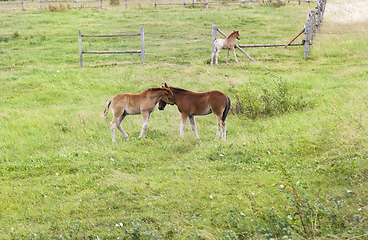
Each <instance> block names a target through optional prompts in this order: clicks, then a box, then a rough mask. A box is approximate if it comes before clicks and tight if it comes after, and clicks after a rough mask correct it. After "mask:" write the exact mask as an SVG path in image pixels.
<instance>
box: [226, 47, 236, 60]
mask: <svg viewBox="0 0 368 240" xmlns="http://www.w3.org/2000/svg"><path fill="white" fill-rule="evenodd" d="M231 50H232V51H233V54H234V58H235V61H236V62H237V63H239V61H238V59H237V58H236V54H235V49H234V47H232V48H231ZM227 55H228V56H229V52H227Z"/></svg>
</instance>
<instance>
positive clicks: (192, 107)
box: [158, 83, 230, 140]
mask: <svg viewBox="0 0 368 240" xmlns="http://www.w3.org/2000/svg"><path fill="white" fill-rule="evenodd" d="M165 87H166V88H170V90H171V91H172V93H173V100H174V103H175V105H176V106H177V107H178V110H179V112H180V113H181V122H180V136H181V137H183V135H184V128H185V123H186V121H187V118H189V121H190V124H191V126H192V130H193V132H194V137H195V138H196V139H199V136H198V133H197V127H196V124H195V121H194V116H200V115H207V114H210V113H213V114H215V115H216V118H217V133H216V137H215V140H217V139H218V138H219V137H220V133H221V132H222V140H225V139H226V123H225V119H226V116H227V114H228V113H229V110H230V98H229V97H228V96H226V95H225V94H223V93H222V92H220V91H209V92H204V93H196V92H191V91H188V90H184V89H181V88H175V87H171V86H170V87H169V86H168V85H167V84H166V83H165ZM167 103H169V102H166V101H165V99H164V98H162V99H161V100H160V102H159V104H158V109H159V110H164V109H165V106H166V104H167ZM169 104H172V103H169Z"/></svg>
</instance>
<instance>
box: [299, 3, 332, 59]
mask: <svg viewBox="0 0 368 240" xmlns="http://www.w3.org/2000/svg"><path fill="white" fill-rule="evenodd" d="M326 1H327V0H318V3H317V7H316V10H315V11H314V10H312V11H311V12H310V13H309V14H308V19H307V20H308V21H307V23H306V24H305V25H304V34H305V38H304V58H307V57H308V55H309V52H310V48H311V47H312V44H313V38H314V35H315V34H316V33H317V32H318V31H319V29H320V27H321V25H322V21H323V15H324V13H325V8H326Z"/></svg>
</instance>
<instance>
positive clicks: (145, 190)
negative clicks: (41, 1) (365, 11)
mask: <svg viewBox="0 0 368 240" xmlns="http://www.w3.org/2000/svg"><path fill="white" fill-rule="evenodd" d="M312 7H313V6H312ZM327 7H328V6H327ZM311 9H312V8H308V7H307V5H302V6H295V5H291V6H287V5H286V6H282V7H274V6H271V5H267V4H265V5H261V6H255V5H251V6H249V5H246V6H233V7H224V8H210V9H208V10H206V9H202V8H194V9H185V10H184V9H181V8H180V9H179V8H174V9H170V10H167V9H166V10H163V11H152V10H149V9H142V10H128V11H116V10H111V11H110V10H98V9H82V10H69V11H64V12H49V11H26V12H15V13H9V12H3V13H1V14H0V24H1V28H0V29H1V30H0V46H1V48H0V70H1V76H0V81H1V86H0V96H1V97H0V107H1V111H0V119H1V121H0V152H1V155H0V162H1V164H0V179H1V180H0V184H1V186H0V203H1V204H0V218H1V221H0V229H1V231H0V238H1V239H48V238H50V237H51V238H55V239H70V238H72V239H84V238H86V239H118V238H119V239H271V238H273V239H303V238H307V239H311V238H316V239H324V238H327V237H328V236H330V237H331V235H332V236H334V237H339V238H344V237H349V238H355V239H364V238H366V237H367V216H368V214H367V211H368V192H367V189H368V188H367V174H368V167H367V160H368V146H367V143H368V139H367V127H368V123H367V120H368V111H367V110H368V109H367V103H368V99H367V93H368V90H367V75H368V67H367V59H368V58H367V53H366V49H367V48H368V44H367V41H366V39H367V31H366V30H367V27H366V26H368V24H367V23H359V24H356V23H354V24H352V25H344V26H336V25H334V24H332V23H329V22H328V19H325V22H324V25H323V26H322V29H321V32H320V33H319V34H318V35H317V37H316V39H315V41H314V45H313V47H312V50H311V55H310V56H309V57H308V59H307V60H304V59H303V48H302V47H289V48H287V49H283V48H264V49H260V48H257V49H245V51H246V52H247V53H248V54H249V55H250V56H252V57H253V58H254V59H255V60H257V62H256V63H252V62H251V61H250V60H249V59H247V58H246V56H244V55H242V54H241V53H240V52H237V54H238V59H239V60H240V63H239V64H236V63H235V61H234V58H233V56H230V61H229V64H226V63H225V58H226V51H222V52H221V54H220V59H219V63H220V64H219V65H218V66H211V65H210V64H209V63H210V56H211V29H212V24H215V25H217V26H218V27H219V28H220V29H221V30H222V31H224V32H225V33H227V34H229V33H230V32H231V31H232V30H238V31H239V32H240V37H241V40H240V41H238V43H239V44H250V43H255V44H259V43H265V44H266V43H287V42H288V41H289V40H291V39H292V38H293V37H294V36H295V35H296V34H297V33H298V32H299V31H300V30H301V29H302V28H303V26H304V23H305V21H306V18H307V14H308V12H309V11H310V10H311ZM140 26H144V28H145V46H146V61H145V62H140V54H124V55H84V67H83V68H80V67H79V55H78V30H79V29H80V30H81V31H82V34H107V33H122V32H123V33H132V32H139V30H140ZM342 30H343V31H342ZM297 41H299V42H300V41H301V39H300V38H299V40H297ZM139 48H140V39H139V37H127V38H97V39H96V38H90V39H89V38H88V39H87V38H86V39H84V38H83V49H84V50H89V51H92V50H135V49H139ZM164 82H167V83H168V84H169V85H172V86H177V87H181V88H186V89H189V90H193V91H201V92H202V91H208V90H213V89H217V90H220V91H222V92H224V93H226V94H227V95H229V96H230V97H231V100H232V106H233V108H235V106H236V103H237V99H236V97H235V95H234V90H238V89H240V90H242V91H245V92H246V93H248V94H249V96H252V97H258V96H269V95H265V92H269V93H270V92H273V90H275V89H277V86H279V85H278V84H280V83H282V84H284V85H282V86H284V87H285V89H284V90H285V92H286V94H287V95H288V96H292V97H293V96H295V97H299V98H300V99H303V101H304V102H305V103H306V105H305V107H303V108H299V109H296V110H295V111H289V112H286V113H285V114H275V115H273V116H266V115H259V116H257V117H256V118H255V119H250V118H247V117H246V116H244V115H237V114H235V112H234V111H233V112H231V114H230V115H229V116H228V118H227V130H228V131H227V140H226V141H214V140H213V139H214V137H215V133H216V127H217V126H216V119H215V117H214V116H213V115H208V116H202V117H197V118H196V122H197V130H198V134H199V136H200V138H201V140H200V141H196V140H194V135H193V133H192V131H191V129H190V126H189V125H187V128H186V131H185V134H184V138H183V139H181V138H179V123H180V114H179V112H178V111H177V109H176V107H175V106H167V107H166V109H165V111H158V110H156V111H155V112H153V114H152V115H151V118H150V123H149V127H148V131H147V138H146V139H138V135H139V132H140V130H141V124H142V120H141V116H127V117H126V119H125V120H124V121H123V122H122V127H123V128H124V129H125V130H126V132H127V133H128V135H129V136H130V140H129V141H125V140H124V139H123V137H122V135H121V134H120V133H119V132H116V136H117V139H116V140H117V141H116V142H115V143H112V142H111V136H110V130H109V122H110V120H111V118H112V115H111V111H110V113H109V115H108V116H107V118H101V115H102V113H103V110H104V107H105V103H106V101H107V100H108V99H111V98H113V97H114V96H115V95H116V94H118V93H121V92H125V93H138V92H140V91H142V90H144V89H146V88H149V87H160V86H161V85H162V84H163V83H164ZM252 103H253V102H251V101H250V104H252ZM283 104H285V103H283Z"/></svg>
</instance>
